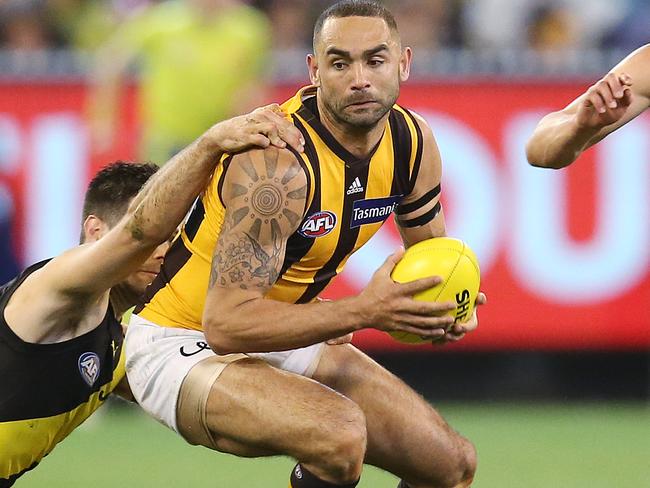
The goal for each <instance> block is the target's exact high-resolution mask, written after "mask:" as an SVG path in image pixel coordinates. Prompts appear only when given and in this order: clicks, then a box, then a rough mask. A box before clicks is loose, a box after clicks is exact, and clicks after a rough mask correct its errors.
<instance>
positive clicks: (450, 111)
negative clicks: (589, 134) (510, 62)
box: [0, 82, 650, 350]
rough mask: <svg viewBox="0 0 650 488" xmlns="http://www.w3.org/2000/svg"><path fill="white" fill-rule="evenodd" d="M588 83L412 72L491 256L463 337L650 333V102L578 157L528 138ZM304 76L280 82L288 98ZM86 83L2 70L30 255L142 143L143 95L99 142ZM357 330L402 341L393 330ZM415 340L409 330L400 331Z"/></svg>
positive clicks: (347, 290) (68, 234) (382, 345)
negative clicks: (561, 156)
mask: <svg viewBox="0 0 650 488" xmlns="http://www.w3.org/2000/svg"><path fill="white" fill-rule="evenodd" d="M583 89H584V86H581V85H577V84H566V85H559V84H552V85H546V84H534V83H521V84H515V83H511V84H496V83H488V82H485V83H472V84H469V83H467V84H460V85H452V84H450V83H427V84H409V85H407V86H405V87H404V88H403V91H402V96H401V99H400V103H402V104H403V105H405V106H407V107H409V108H412V109H414V110H415V111H417V112H419V113H420V114H421V115H423V116H424V117H425V118H426V119H427V120H428V121H429V123H430V125H431V126H432V128H433V131H434V134H435V135H436V138H437V141H438V144H439V146H440V151H441V154H442V158H443V164H444V166H443V168H444V175H443V203H444V208H445V214H446V219H447V227H448V234H449V235H451V236H457V237H460V238H462V239H465V240H466V241H467V242H468V243H469V244H470V245H471V247H472V248H473V249H474V250H475V251H476V253H477V255H478V257H479V260H480V262H481V268H482V286H481V288H482V289H483V290H484V291H485V293H486V294H487V295H488V305H486V306H484V307H482V309H481V310H480V327H479V329H478V330H477V331H476V332H474V333H472V334H470V335H468V336H467V337H466V338H465V339H464V340H463V341H461V342H460V343H459V344H456V345H453V346H451V348H456V349H548V350H553V349H647V348H648V347H650V313H649V312H648V309H649V307H650V266H649V260H650V142H648V140H649V139H650V138H648V137H647V135H648V134H650V119H649V118H647V117H643V116H642V117H640V118H639V119H637V120H635V121H634V122H632V123H630V124H628V126H626V127H625V128H624V129H622V130H621V131H618V132H616V133H615V134H613V135H612V136H610V137H609V138H607V139H605V140H604V141H603V142H602V143H601V144H599V145H598V146H597V147H596V148H594V149H593V150H591V151H589V152H588V153H587V154H585V155H584V156H583V157H582V158H581V160H580V161H579V162H578V163H576V164H575V165H573V166H572V167H570V168H569V169H568V170H565V171H560V172H553V171H548V170H540V169H535V168H530V167H529V166H528V165H527V163H526V161H525V155H524V144H525V141H526V139H527V137H528V136H529V135H530V133H531V131H532V129H533V127H534V126H535V124H536V123H537V121H538V120H539V118H540V117H541V115H542V114H543V113H545V112H548V111H549V110H555V109H557V108H559V107H561V106H563V105H564V104H566V103H567V102H568V101H569V100H571V99H573V98H574V97H575V96H576V95H577V94H579V93H580V92H581V91H582V90H583ZM294 90H295V86H291V87H289V86H286V87H278V88H277V91H276V96H277V100H278V101H281V100H283V99H285V98H287V97H289V96H290V95H292V94H293V92H294ZM84 96H85V90H84V87H83V86H81V85H62V84H35V85H23V86H18V85H15V86H14V85H0V191H2V190H4V191H5V192H8V194H9V195H11V198H12V199H13V206H14V209H15V213H14V216H13V219H14V223H13V230H14V235H13V236H12V238H13V240H14V243H15V247H16V249H17V252H18V254H19V256H20V258H21V259H22V260H23V261H24V262H26V261H29V260H34V259H37V258H41V257H45V255H46V254H48V253H53V252H59V251H60V250H61V248H63V247H66V246H69V245H72V244H74V242H73V241H74V239H75V238H76V234H77V233H78V230H77V227H78V214H79V206H80V202H81V195H82V193H83V188H84V185H85V184H86V182H87V181H88V179H89V177H90V175H91V174H92V173H93V172H94V171H95V170H96V169H97V167H99V165H100V164H101V163H102V162H103V161H105V160H110V159H113V158H118V157H119V158H122V159H128V158H131V157H133V155H134V152H135V151H134V148H135V147H136V141H137V133H138V132H137V130H136V123H135V117H134V112H135V110H134V105H135V104H134V103H133V96H129V97H128V99H127V101H126V107H125V112H124V113H125V114H126V115H125V116H124V117H123V120H122V121H121V123H122V125H123V131H122V137H120V138H119V143H118V145H117V147H115V148H114V150H113V151H111V153H110V154H107V155H103V157H102V158H101V159H97V158H96V157H94V156H92V151H91V148H90V143H89V138H88V130H87V124H86V120H85V117H84ZM397 245H399V237H398V234H397V233H396V232H395V230H394V229H393V227H392V224H391V223H389V224H387V225H385V226H384V228H383V229H382V231H381V232H380V234H379V235H378V236H377V237H376V238H375V239H373V241H371V243H370V244H369V245H368V246H366V248H365V249H364V250H362V251H361V252H360V254H359V255H358V256H354V257H353V259H351V261H350V264H349V266H348V268H347V269H346V272H345V273H344V275H343V276H342V277H340V278H339V279H338V280H337V281H336V282H335V283H334V284H333V285H332V286H331V287H330V288H329V289H328V290H326V292H325V294H324V295H325V296H327V297H329V298H338V297H341V296H345V295H350V294H355V293H357V292H358V291H359V290H360V289H361V288H362V287H363V286H364V284H365V283H366V282H367V281H368V279H369V277H370V276H371V274H372V272H373V270H374V269H375V268H376V267H377V266H379V264H380V263H381V262H382V261H383V259H384V258H385V257H386V255H387V254H389V253H390V252H392V251H393V250H394V248H395V247H396V246H397ZM356 342H357V343H358V344H359V345H360V346H361V347H365V348H375V349H388V348H394V347H396V343H395V342H394V341H393V340H392V339H390V338H389V337H388V336H387V335H385V334H383V333H380V332H375V331H364V332H361V333H359V334H357V338H356ZM400 347H401V346H400Z"/></svg>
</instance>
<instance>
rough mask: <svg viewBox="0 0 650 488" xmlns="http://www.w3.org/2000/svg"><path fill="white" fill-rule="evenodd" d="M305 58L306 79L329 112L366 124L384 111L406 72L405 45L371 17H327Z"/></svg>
mask: <svg viewBox="0 0 650 488" xmlns="http://www.w3.org/2000/svg"><path fill="white" fill-rule="evenodd" d="M315 49H316V53H315V55H314V56H310V57H309V58H308V63H309V69H310V75H311V79H312V83H314V84H315V85H316V86H318V87H319V97H320V98H321V102H322V103H323V105H324V106H325V108H326V110H327V111H328V112H329V113H330V115H331V116H332V117H333V118H334V119H335V120H336V121H337V122H339V123H341V124H343V125H346V126H350V127H353V128H361V129H371V128H373V127H375V126H376V125H377V124H378V123H379V121H380V120H382V118H383V117H384V116H385V115H386V114H387V113H388V112H389V111H390V109H391V107H392V106H393V104H394V103H395V101H396V100H397V97H398V95H399V87H400V83H401V82H402V81H406V79H407V78H408V75H409V69H410V63H411V50H410V49H409V48H406V49H405V50H404V51H402V49H401V44H400V40H399V35H398V33H397V32H393V31H391V30H390V28H389V27H388V25H387V24H386V22H385V21H384V20H383V19H381V18H375V17H344V18H330V19H328V20H327V21H326V22H325V24H324V25H323V29H322V31H321V33H320V36H319V39H318V40H317V45H316V46H315Z"/></svg>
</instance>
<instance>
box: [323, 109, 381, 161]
mask: <svg viewBox="0 0 650 488" xmlns="http://www.w3.org/2000/svg"><path fill="white" fill-rule="evenodd" d="M317 103H318V113H319V116H320V122H321V124H323V126H324V127H325V128H326V129H327V130H328V131H329V132H330V133H331V134H332V135H333V136H334V139H336V140H337V141H338V142H339V144H341V145H342V146H343V147H344V148H345V149H347V150H348V151H349V152H350V153H351V154H353V155H354V156H355V157H357V158H359V159H364V158H366V157H367V156H368V155H369V154H370V153H371V152H372V150H373V149H374V148H375V147H376V146H377V144H378V143H379V141H380V139H381V137H382V136H383V135H384V129H385V126H386V119H387V118H388V114H386V115H385V116H384V117H382V118H381V119H380V120H379V122H377V124H376V125H375V126H374V127H372V128H359V127H355V126H351V125H348V124H342V123H341V122H340V121H338V120H336V119H335V118H334V117H333V116H332V115H331V114H330V113H329V112H328V111H327V108H325V107H324V106H323V105H322V104H321V101H320V99H318V100H317Z"/></svg>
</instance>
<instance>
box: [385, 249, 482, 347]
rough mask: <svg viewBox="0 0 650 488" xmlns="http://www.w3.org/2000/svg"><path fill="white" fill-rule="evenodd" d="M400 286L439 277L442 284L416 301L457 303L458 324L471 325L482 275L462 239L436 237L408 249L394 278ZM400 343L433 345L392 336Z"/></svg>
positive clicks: (402, 334)
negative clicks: (467, 323) (421, 279)
mask: <svg viewBox="0 0 650 488" xmlns="http://www.w3.org/2000/svg"><path fill="white" fill-rule="evenodd" d="M391 276H392V278H393V280H395V281H396V282H398V283H406V282H409V281H414V280H418V279H420V278H427V277H429V276H440V277H441V278H442V282H441V283H440V284H438V285H436V286H434V287H433V288H429V289H428V290H425V291H423V292H420V293H418V294H416V295H415V296H414V297H413V298H415V299H416V300H424V301H434V302H455V303H456V309H455V310H453V311H451V312H449V314H450V315H452V316H453V317H454V319H455V323H462V322H466V321H468V320H469V319H470V318H471V317H472V313H473V312H474V306H475V302H476V297H477V295H478V290H479V285H480V283H481V272H480V269H479V265H478V260H477V259H476V255H475V254H474V252H473V251H472V250H471V249H470V248H469V246H468V245H467V244H466V243H464V242H463V241H461V240H459V239H452V238H449V237H434V238H432V239H427V240H426V241H422V242H418V243H417V244H415V245H413V246H411V247H409V248H408V249H407V250H406V252H405V253H404V256H403V257H402V259H401V260H400V261H399V263H397V264H396V265H395V268H393V272H392V274H391ZM390 335H391V336H393V338H395V339H397V340H398V341H400V342H406V343H409V344H417V343H424V342H430V341H431V340H430V339H423V338H421V337H420V336H417V335H414V334H410V333H408V332H399V331H394V332H390Z"/></svg>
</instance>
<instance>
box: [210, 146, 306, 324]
mask: <svg viewBox="0 0 650 488" xmlns="http://www.w3.org/2000/svg"><path fill="white" fill-rule="evenodd" d="M296 158H297V156H295V155H294V154H293V153H291V152H290V151H288V150H278V149H276V148H267V149H265V150H256V151H250V152H247V153H243V154H240V155H237V156H236V157H234V158H233V160H232V162H231V164H230V165H229V167H228V171H227V173H226V175H225V177H224V183H223V187H222V200H223V203H224V205H225V207H226V213H225V219H224V223H223V226H222V229H221V232H220V235H219V239H218V241H217V245H216V247H215V249H214V254H213V256H212V269H211V273H210V282H209V287H208V296H207V300H206V309H205V313H206V314H207V313H213V312H216V311H217V310H219V309H221V310H223V309H224V307H231V306H232V307H235V306H237V305H239V304H241V303H244V302H246V301H248V300H251V299H255V298H259V297H262V296H264V294H265V293H266V292H267V291H268V290H269V289H270V288H271V287H272V286H273V284H274V283H275V282H276V280H277V279H278V277H279V276H280V272H281V269H282V264H283V262H284V257H285V252H286V246H287V240H288V238H289V236H291V234H293V232H294V231H295V230H296V229H297V227H298V224H299V223H300V221H301V220H302V216H303V213H304V210H305V202H306V200H307V194H308V187H307V175H306V174H305V172H304V170H303V168H302V166H301V165H300V163H299V162H298V160H297V159H296Z"/></svg>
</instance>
